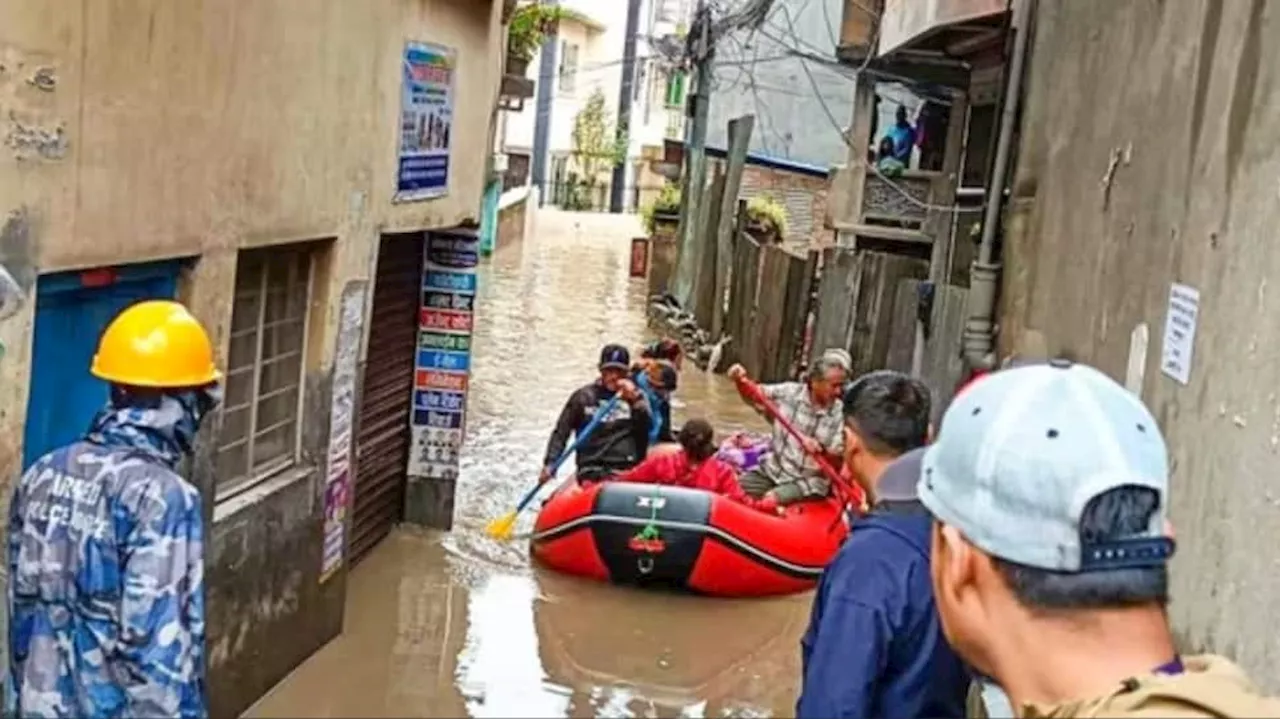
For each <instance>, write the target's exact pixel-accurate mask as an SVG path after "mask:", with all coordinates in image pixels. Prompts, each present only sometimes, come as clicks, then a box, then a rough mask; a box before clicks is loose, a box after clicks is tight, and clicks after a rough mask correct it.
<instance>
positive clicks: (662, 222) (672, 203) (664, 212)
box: [640, 183, 680, 236]
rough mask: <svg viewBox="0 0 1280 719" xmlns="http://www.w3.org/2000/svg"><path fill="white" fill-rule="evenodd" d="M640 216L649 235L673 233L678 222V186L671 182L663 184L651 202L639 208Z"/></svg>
mask: <svg viewBox="0 0 1280 719" xmlns="http://www.w3.org/2000/svg"><path fill="white" fill-rule="evenodd" d="M640 218H641V219H642V220H644V229H645V231H646V232H648V233H649V235H650V236H654V235H658V234H662V235H668V234H669V235H674V234H675V227H676V226H677V225H679V224H680V188H679V187H678V186H676V185H674V184H671V183H667V184H665V185H663V186H662V191H661V192H659V193H658V196H657V197H655V198H654V199H653V202H650V203H648V204H646V205H645V206H644V207H642V208H640Z"/></svg>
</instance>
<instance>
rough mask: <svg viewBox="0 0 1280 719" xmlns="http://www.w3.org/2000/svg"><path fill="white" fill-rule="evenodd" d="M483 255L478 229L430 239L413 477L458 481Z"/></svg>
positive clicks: (413, 419)
mask: <svg viewBox="0 0 1280 719" xmlns="http://www.w3.org/2000/svg"><path fill="white" fill-rule="evenodd" d="M479 253H480V239H479V236H478V235H477V234H476V232H475V231H474V230H448V231H444V232H432V233H429V234H428V235H427V241H426V251H425V253H424V254H425V257H424V263H423V269H422V298H421V302H420V304H419V306H418V348H417V359H416V363H415V367H414V373H413V376H414V381H413V407H412V409H411V410H410V411H409V426H410V429H411V431H412V434H413V445H412V447H411V448H410V451H409V468H408V469H409V471H408V474H409V476H410V477H419V478H426V479H450V480H451V479H456V478H457V477H458V455H459V453H460V451H461V449H462V437H463V432H464V430H465V428H466V414H467V389H468V384H469V379H470V376H471V330H472V327H473V320H474V317H475V314H474V312H475V298H476V263H477V262H478V261H479V256H480V254H479Z"/></svg>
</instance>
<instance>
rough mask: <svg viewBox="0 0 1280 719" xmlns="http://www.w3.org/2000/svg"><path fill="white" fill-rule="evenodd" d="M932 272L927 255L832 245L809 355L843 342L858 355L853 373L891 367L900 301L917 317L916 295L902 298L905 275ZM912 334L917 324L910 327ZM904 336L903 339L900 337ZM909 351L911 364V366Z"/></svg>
mask: <svg viewBox="0 0 1280 719" xmlns="http://www.w3.org/2000/svg"><path fill="white" fill-rule="evenodd" d="M928 271H929V263H928V262H927V261H925V260H920V259H916V258H914V257H907V256H903V255H898V254H892V253H887V252H869V251H865V250H861V251H854V250H850V249H845V248H829V249H827V250H826V251H825V252H824V253H823V257H822V271H821V284H820V286H819V288H818V302H817V309H816V311H815V316H814V322H813V342H812V345H811V350H810V354H811V356H812V357H815V358H816V357H817V356H819V355H821V354H822V352H823V351H824V350H826V349H829V348H832V347H842V348H844V349H847V350H848V351H849V354H850V355H851V356H852V357H853V374H854V376H855V377H856V376H857V375H860V374H862V373H864V372H870V371H872V370H877V369H884V368H887V367H889V364H888V363H889V348H890V345H891V344H892V343H893V342H894V340H895V338H896V337H897V336H898V335H899V334H900V332H901V329H898V328H896V326H895V323H894V322H893V318H894V317H895V315H897V314H898V313H899V312H898V309H897V308H896V305H898V304H904V305H906V306H905V307H903V308H901V311H902V312H910V313H912V316H913V317H914V312H915V302H914V298H906V299H900V293H899V291H898V287H899V284H900V283H901V282H902V281H903V280H911V279H914V280H919V279H922V278H924V277H925V276H926V275H927V274H928ZM908 331H909V332H910V333H911V334H910V335H909V337H912V338H913V337H914V329H912V328H909V329H908ZM898 341H901V338H898ZM910 360H911V357H910V354H908V355H907V363H908V365H907V366H906V367H894V368H893V369H900V370H904V371H906V370H909V369H910Z"/></svg>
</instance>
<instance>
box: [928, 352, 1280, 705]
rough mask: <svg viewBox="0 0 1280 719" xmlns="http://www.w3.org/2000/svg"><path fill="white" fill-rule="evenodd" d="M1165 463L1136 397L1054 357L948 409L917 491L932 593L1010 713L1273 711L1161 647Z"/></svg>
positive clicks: (1205, 662)
mask: <svg viewBox="0 0 1280 719" xmlns="http://www.w3.org/2000/svg"><path fill="white" fill-rule="evenodd" d="M1167 456H1168V452H1167V448H1166V447H1165V443H1164V439H1163V438H1162V437H1161V434H1160V428H1159V427H1158V426H1157V425H1156V421H1155V419H1154V418H1153V417H1152V416H1151V413H1150V412H1148V411H1147V409H1146V407H1144V406H1143V404H1142V402H1141V401H1140V400H1139V399H1138V398H1137V397H1135V396H1134V395H1133V394H1131V393H1130V392H1128V391H1127V390H1125V389H1124V388H1123V387H1121V386H1120V385H1119V384H1117V383H1115V382H1114V381H1112V380H1111V379H1110V378H1109V377H1107V376H1106V375H1104V374H1102V373H1101V372H1099V371H1097V370H1095V369H1093V368H1091V367H1087V366H1084V365H1079V364H1072V363H1070V362H1067V361H1063V360H1054V361H1050V362H1049V363H1047V364H1041V365H1036V366H1025V367H1019V368H1016V369H1008V370H1003V371H1000V372H997V373H994V374H992V375H990V376H987V377H983V378H982V379H980V380H978V381H977V382H975V383H974V384H973V385H972V386H970V387H969V388H967V389H966V391H965V392H963V393H962V394H961V395H959V396H958V397H957V398H956V399H955V401H954V403H953V404H952V405H951V407H950V408H948V410H947V412H946V414H945V416H944V417H943V420H942V426H941V428H940V430H939V432H938V437H937V441H936V443H935V444H934V445H932V446H931V447H930V448H929V449H928V451H927V452H926V453H925V457H924V465H923V472H922V474H921V477H920V483H919V487H918V494H919V497H920V501H921V502H922V503H923V504H924V506H925V507H926V508H927V509H928V510H929V511H930V513H932V515H933V517H934V527H933V537H932V551H931V552H930V561H931V573H932V579H933V586H934V596H935V598H936V602H937V607H938V612H939V615H940V616H941V619H942V627H943V631H944V632H945V634H946V637H947V640H948V641H949V642H950V644H951V645H952V646H953V647H954V648H955V649H956V651H957V652H959V653H960V655H961V656H962V657H963V658H964V659H965V660H966V662H968V663H969V664H970V665H971V666H973V667H974V668H975V669H976V670H978V671H980V672H982V673H983V674H985V675H987V676H990V677H992V678H993V679H994V680H995V681H996V682H997V683H999V685H1000V686H1001V688H1002V689H1003V690H1004V691H1005V693H1006V694H1008V696H1009V698H1010V700H1011V702H1012V705H1013V707H1014V709H1015V712H1016V713H1017V714H1018V715H1019V716H1042V717H1049V716H1064V717H1066V716H1137V715H1141V716H1181V717H1240V716H1280V701H1276V700H1274V699H1270V698H1267V697H1263V696H1261V695H1260V694H1258V693H1257V691H1256V689H1255V688H1254V687H1253V685H1252V684H1251V683H1250V682H1249V681H1248V680H1247V679H1246V678H1245V677H1244V674H1243V673H1242V672H1241V670H1240V669H1238V668H1237V667H1235V666H1234V665H1233V664H1232V663H1231V662H1229V661H1228V660H1226V659H1224V658H1222V657H1217V656H1196V657H1180V656H1179V655H1178V653H1177V652H1176V650H1175V648H1174V642H1173V636H1172V632H1171V631H1170V629H1169V624H1168V616H1167V614H1166V611H1165V608H1166V605H1167V604H1168V601H1169V589H1168V568H1167V564H1168V561H1169V559H1170V557H1171V556H1172V555H1173V552H1174V542H1173V538H1172V536H1171V534H1172V532H1171V530H1170V525H1169V524H1168V522H1167V520H1166V518H1165V511H1166V507H1167V504H1168V492H1169V466H1168V460H1167Z"/></svg>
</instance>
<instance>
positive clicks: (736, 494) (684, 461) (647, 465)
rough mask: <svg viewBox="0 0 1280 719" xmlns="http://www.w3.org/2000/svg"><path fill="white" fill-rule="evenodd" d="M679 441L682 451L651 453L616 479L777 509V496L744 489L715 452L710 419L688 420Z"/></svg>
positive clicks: (760, 508)
mask: <svg viewBox="0 0 1280 719" xmlns="http://www.w3.org/2000/svg"><path fill="white" fill-rule="evenodd" d="M678 441H679V442H680V451H678V452H673V453H669V454H658V455H652V456H650V457H649V458H647V459H645V460H644V461H643V462H641V463H640V464H638V465H636V466H634V467H632V468H631V469H629V470H627V471H625V472H622V473H620V474H617V475H615V476H614V477H613V479H614V480H617V481H619V482H640V483H645V484H669V485H674V486H678V487H690V488H693V489H702V490H706V491H708V492H712V493H715V494H719V495H723V496H725V497H727V498H729V499H731V500H733V501H735V502H738V503H739V504H745V505H747V506H748V507H751V508H753V509H758V510H760V511H762V512H769V513H774V512H776V511H777V509H778V502H777V500H776V499H774V498H773V497H765V498H764V499H755V498H753V497H752V496H750V495H748V494H747V493H746V492H744V491H742V487H741V486H740V485H739V484H738V475H737V473H736V472H734V471H733V467H731V466H730V465H729V464H728V463H727V462H725V461H724V460H722V459H720V458H718V457H716V456H715V455H716V450H717V446H716V441H715V430H713V429H712V427H711V423H710V422H707V421H706V420H705V419H691V420H689V421H688V422H685V423H684V426H683V427H681V428H680V434H679V437H678Z"/></svg>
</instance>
